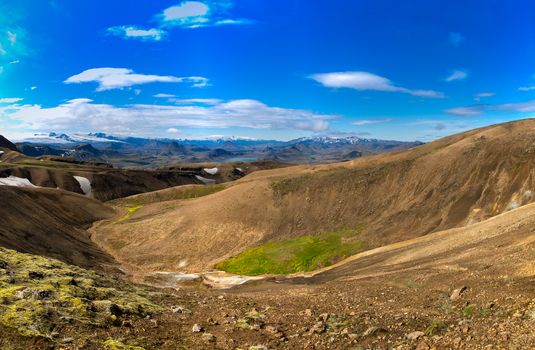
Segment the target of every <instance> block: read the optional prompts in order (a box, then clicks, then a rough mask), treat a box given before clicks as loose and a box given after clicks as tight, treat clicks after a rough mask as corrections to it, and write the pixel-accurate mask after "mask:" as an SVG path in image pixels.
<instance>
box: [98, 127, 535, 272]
mask: <svg viewBox="0 0 535 350" xmlns="http://www.w3.org/2000/svg"><path fill="white" fill-rule="evenodd" d="M534 136H535V121H534V120H523V121H518V122H513V123H507V124H502V125H497V126H491V127H487V128H483V129H477V130H472V131H469V132H466V133H462V134H458V135H454V136H451V137H447V138H444V139H441V140H438V141H435V142H432V143H429V144H426V145H423V146H420V147H417V148H414V149H411V150H408V151H402V152H397V153H390V154H384V155H378V156H372V157H364V158H360V159H356V160H354V161H351V162H345V163H339V164H331V165H321V166H298V167H289V168H284V169H275V170H269V171H261V172H256V173H253V174H251V175H249V176H247V177H245V178H243V179H241V180H239V181H237V182H235V183H233V186H229V187H227V188H225V189H224V190H222V191H219V192H217V193H213V194H210V195H207V196H204V197H201V198H196V199H191V200H175V201H166V202H162V203H151V204H149V205H144V206H142V207H139V208H137V210H136V212H135V213H133V215H131V216H130V217H129V218H128V220H123V221H121V222H115V223H114V222H109V223H107V224H102V225H100V226H99V227H98V229H96V230H95V233H94V236H93V237H94V239H95V241H96V242H97V243H98V244H100V245H102V246H104V247H106V249H108V251H109V252H110V253H111V254H112V255H114V256H115V257H116V258H118V259H119V260H120V261H123V262H128V264H131V265H132V267H134V268H137V269H140V270H142V271H145V270H149V271H154V270H170V271H174V270H183V271H199V270H204V269H210V268H213V267H214V266H215V265H216V264H217V263H219V262H221V261H222V260H224V259H227V258H230V257H232V256H236V255H237V254H239V253H241V252H243V251H245V250H247V249H249V248H252V247H255V246H258V245H262V244H264V243H268V242H285V240H289V239H297V238H299V237H305V239H308V238H306V237H309V236H311V237H318V236H319V237H320V238H321V240H322V241H324V240H325V239H326V238H324V236H322V235H327V236H328V237H330V238H329V239H336V240H338V241H339V242H340V241H344V240H345V239H347V238H345V237H344V236H341V232H342V231H343V230H344V229H352V230H354V231H353V232H354V233H353V234H352V236H351V239H352V240H357V241H358V242H360V244H359V245H357V246H356V248H355V250H354V251H352V252H343V253H342V255H341V256H337V254H338V251H337V250H336V249H334V250H333V254H334V255H333V256H325V259H323V260H322V261H315V262H314V264H315V267H322V266H326V265H329V264H332V263H334V262H336V261H337V260H340V259H341V258H343V257H345V256H348V254H349V255H351V254H354V253H357V252H359V251H360V250H368V249H372V248H375V247H379V246H383V245H386V244H390V243H394V242H399V241H402V240H406V239H411V238H415V237H419V236H423V235H426V234H429V233H431V232H436V231H439V230H445V229H449V228H454V227H460V226H465V225H468V224H472V223H475V222H479V221H482V220H485V219H487V218H489V217H492V216H495V215H497V214H500V213H503V212H506V211H508V210H511V209H513V208H516V207H518V206H521V205H524V204H527V203H530V202H531V201H532V200H533V191H534V190H535V184H534V183H533V181H534V180H533V152H535V145H534V144H533V139H534ZM134 202H135V201H134ZM128 205H130V204H128ZM128 205H127V206H128ZM131 205H135V203H132V204H131ZM333 235H334V238H333ZM337 235H338V236H337ZM299 244H301V243H300V242H299V241H290V245H298V246H299ZM335 248H336V247H335ZM290 249H292V248H290ZM255 254H256V253H255ZM289 254H293V253H292V252H291V251H290V253H289ZM286 258H288V257H286ZM286 258H285V259H286ZM290 258H291V257H290ZM257 260H258V259H257ZM312 267H313V266H312ZM308 268H311V267H310V266H309V267H308ZM264 272H265V273H269V272H270V271H269V269H268V270H266V271H264Z"/></svg>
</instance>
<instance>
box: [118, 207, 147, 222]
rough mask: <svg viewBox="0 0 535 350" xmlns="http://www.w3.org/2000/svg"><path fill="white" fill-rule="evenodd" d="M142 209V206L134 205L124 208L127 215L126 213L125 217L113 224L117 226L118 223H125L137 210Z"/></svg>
mask: <svg viewBox="0 0 535 350" xmlns="http://www.w3.org/2000/svg"><path fill="white" fill-rule="evenodd" d="M141 208H143V205H134V206H128V207H126V210H127V211H128V213H126V215H125V216H123V217H122V218H120V219H119V220H117V221H116V222H115V223H116V224H118V223H120V222H123V221H126V220H128V219H130V218H131V217H132V215H134V214H135V213H136V212H137V211H138V210H139V209H141Z"/></svg>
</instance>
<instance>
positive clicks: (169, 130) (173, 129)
mask: <svg viewBox="0 0 535 350" xmlns="http://www.w3.org/2000/svg"><path fill="white" fill-rule="evenodd" d="M166 132H168V133H170V134H180V133H181V131H180V130H178V129H177V128H169V129H167V130H166Z"/></svg>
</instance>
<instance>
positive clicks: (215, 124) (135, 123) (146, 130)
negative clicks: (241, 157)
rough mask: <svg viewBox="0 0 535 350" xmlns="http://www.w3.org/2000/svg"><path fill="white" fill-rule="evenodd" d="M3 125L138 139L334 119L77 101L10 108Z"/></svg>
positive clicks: (252, 104)
mask: <svg viewBox="0 0 535 350" xmlns="http://www.w3.org/2000/svg"><path fill="white" fill-rule="evenodd" d="M0 117H2V118H4V120H8V121H12V122H18V123H24V124H25V125H28V127H29V129H32V130H41V131H43V130H51V129H53V130H58V131H68V130H80V126H81V125H83V126H85V127H86V128H87V129H88V131H91V130H93V131H95V130H102V131H109V132H116V133H125V132H127V133H132V134H137V135H143V134H154V133H157V132H162V131H166V130H169V129H170V128H180V127H196V128H229V127H242V128H251V129H289V130H306V131H313V132H322V131H325V130H327V129H328V127H329V120H331V119H333V118H336V116H334V115H325V114H316V113H313V112H311V111H307V110H301V109H288V108H280V107H271V106H268V105H266V104H264V103H262V102H260V101H256V100H230V101H221V102H220V103H218V104H215V105H199V104H190V105H181V106H169V105H144V104H133V105H125V106H114V105H110V104H97V103H94V102H93V101H92V100H90V99H85V98H79V99H74V100H70V101H67V102H65V103H62V104H60V105H58V106H55V107H50V108H45V107H42V106H40V105H19V104H16V103H15V104H12V105H8V106H6V107H0Z"/></svg>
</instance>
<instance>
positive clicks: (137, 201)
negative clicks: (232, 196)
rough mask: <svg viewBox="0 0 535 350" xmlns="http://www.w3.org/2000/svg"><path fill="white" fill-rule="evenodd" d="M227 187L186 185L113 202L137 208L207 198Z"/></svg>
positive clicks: (113, 203) (113, 202)
mask: <svg viewBox="0 0 535 350" xmlns="http://www.w3.org/2000/svg"><path fill="white" fill-rule="evenodd" d="M225 188H226V186H225V185H209V186H206V185H185V186H177V187H174V188H168V189H165V190H160V191H155V192H148V193H142V194H139V195H135V196H133V197H130V198H121V199H117V200H114V201H111V202H110V204H112V205H119V206H127V207H135V206H141V205H147V204H151V203H158V202H165V201H172V200H180V199H192V198H198V197H203V196H207V195H209V194H212V193H216V192H219V191H221V190H223V189H225Z"/></svg>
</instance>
